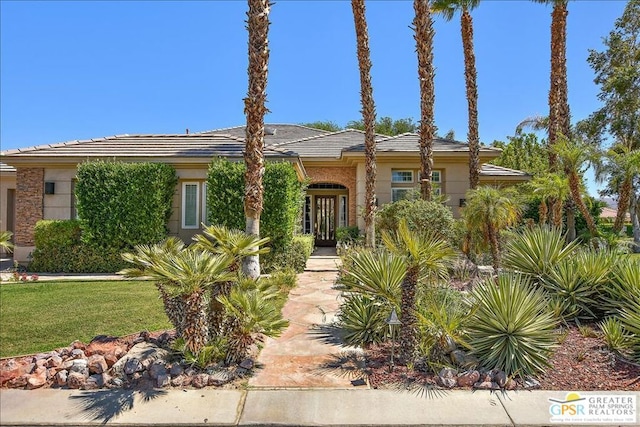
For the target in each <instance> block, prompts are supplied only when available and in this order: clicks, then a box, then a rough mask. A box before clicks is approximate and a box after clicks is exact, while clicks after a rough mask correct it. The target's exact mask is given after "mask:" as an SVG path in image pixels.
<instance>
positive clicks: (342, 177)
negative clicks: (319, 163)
mask: <svg viewBox="0 0 640 427" xmlns="http://www.w3.org/2000/svg"><path fill="white" fill-rule="evenodd" d="M305 170H306V172H307V176H309V178H311V183H312V184H315V183H320V182H326V183H329V184H340V185H344V186H345V187H347V190H348V191H349V225H357V217H356V168H355V167H344V168H336V167H333V168H318V167H305Z"/></svg>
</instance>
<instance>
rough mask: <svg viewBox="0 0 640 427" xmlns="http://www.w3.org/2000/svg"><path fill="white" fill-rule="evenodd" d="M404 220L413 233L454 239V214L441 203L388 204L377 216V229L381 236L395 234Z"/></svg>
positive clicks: (406, 202) (419, 201)
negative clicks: (430, 233) (386, 233)
mask: <svg viewBox="0 0 640 427" xmlns="http://www.w3.org/2000/svg"><path fill="white" fill-rule="evenodd" d="M402 219H405V220H406V221H407V225H408V226H409V229H410V230H411V231H419V232H423V231H430V232H432V233H435V234H436V235H437V236H438V237H440V238H443V239H445V240H447V241H449V242H451V241H453V239H454V219H453V214H452V212H451V209H449V208H448V207H446V206H444V205H443V204H441V203H438V202H435V201H431V202H428V201H426V200H420V199H419V200H399V201H397V202H394V203H389V204H386V205H384V206H383V207H382V209H380V211H379V212H378V213H377V215H376V228H377V230H378V231H379V233H380V234H382V232H383V231H386V232H388V233H389V234H395V232H396V231H397V229H398V225H399V223H400V220H402Z"/></svg>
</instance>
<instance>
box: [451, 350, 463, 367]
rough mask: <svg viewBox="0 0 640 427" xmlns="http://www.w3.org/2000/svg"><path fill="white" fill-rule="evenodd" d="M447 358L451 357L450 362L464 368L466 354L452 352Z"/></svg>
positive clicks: (456, 351)
mask: <svg viewBox="0 0 640 427" xmlns="http://www.w3.org/2000/svg"><path fill="white" fill-rule="evenodd" d="M449 356H450V357H451V361H452V362H453V363H454V364H455V365H456V366H460V367H464V364H465V359H466V356H467V354H466V353H465V352H464V351H462V350H453V351H452V352H451V353H450V354H449Z"/></svg>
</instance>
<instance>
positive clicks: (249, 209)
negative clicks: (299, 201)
mask: <svg viewBox="0 0 640 427" xmlns="http://www.w3.org/2000/svg"><path fill="white" fill-rule="evenodd" d="M248 4H249V11H248V12H247V30H248V32H249V67H248V74H249V89H248V91H247V97H246V98H245V99H244V112H245V115H246V116H247V125H246V138H245V151H244V161H245V164H246V167H247V171H246V172H245V178H244V179H245V192H244V214H245V218H246V232H247V233H248V234H253V235H254V236H260V214H261V213H262V199H263V191H264V188H263V186H262V176H263V175H264V115H265V114H266V113H267V107H266V105H265V104H266V101H267V68H268V66H269V40H268V37H267V36H268V34H269V7H270V3H269V0H248ZM242 269H243V271H244V273H245V274H246V275H247V276H250V277H254V278H255V277H258V276H260V259H259V255H258V254H254V255H249V256H247V257H246V258H244V261H243V266H242Z"/></svg>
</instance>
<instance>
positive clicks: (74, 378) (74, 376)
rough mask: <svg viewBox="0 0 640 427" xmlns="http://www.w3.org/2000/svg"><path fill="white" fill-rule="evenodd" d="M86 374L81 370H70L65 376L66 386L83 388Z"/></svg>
mask: <svg viewBox="0 0 640 427" xmlns="http://www.w3.org/2000/svg"><path fill="white" fill-rule="evenodd" d="M87 378H89V376H88V375H84V374H83V373H82V372H71V373H70V374H69V376H68V377H67V386H68V387H69V388H74V389H80V388H83V387H84V385H85V384H86V382H87Z"/></svg>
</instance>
